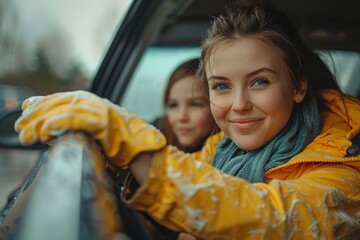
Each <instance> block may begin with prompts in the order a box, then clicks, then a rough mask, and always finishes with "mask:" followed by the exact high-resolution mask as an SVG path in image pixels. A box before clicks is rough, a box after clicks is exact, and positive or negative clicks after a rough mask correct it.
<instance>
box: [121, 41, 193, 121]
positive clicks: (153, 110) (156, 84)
mask: <svg viewBox="0 0 360 240" xmlns="http://www.w3.org/2000/svg"><path fill="white" fill-rule="evenodd" d="M199 56H200V48H199V47H149V48H148V49H147V50H146V51H145V53H144V55H143V57H142V59H141V61H140V63H139V65H138V67H137V68H136V70H135V73H134V74H133V77H132V79H131V81H130V83H129V86H128V88H127V89H126V92H125V95H124V96H123V98H122V101H121V102H120V103H119V105H120V106H122V107H125V108H126V109H128V110H129V111H131V112H133V113H135V114H137V115H138V116H140V117H142V118H143V119H145V120H147V121H150V122H151V121H153V120H154V119H155V118H157V117H159V116H161V115H162V114H163V95H164V91H165V86H166V83H167V81H168V79H169V77H170V74H171V73H172V72H173V71H174V70H175V68H176V67H177V66H178V65H180V64H181V63H182V62H184V61H186V60H188V59H190V58H193V57H199Z"/></svg>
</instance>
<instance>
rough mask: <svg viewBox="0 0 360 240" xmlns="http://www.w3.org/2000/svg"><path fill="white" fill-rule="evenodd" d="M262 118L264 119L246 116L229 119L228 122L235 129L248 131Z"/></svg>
mask: <svg viewBox="0 0 360 240" xmlns="http://www.w3.org/2000/svg"><path fill="white" fill-rule="evenodd" d="M263 120H264V119H263V118H246V119H233V120H229V122H230V124H232V125H233V126H234V127H235V128H236V129H238V130H240V131H249V130H251V129H253V128H254V127H255V126H256V125H258V124H259V123H260V122H262V121H263Z"/></svg>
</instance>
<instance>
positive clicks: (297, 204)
mask: <svg viewBox="0 0 360 240" xmlns="http://www.w3.org/2000/svg"><path fill="white" fill-rule="evenodd" d="M322 96H323V98H324V99H325V100H326V105H327V109H326V110H323V111H322V112H321V116H322V119H323V128H322V131H321V133H320V134H319V135H318V136H317V137H316V138H315V139H314V140H313V142H311V143H310V144H309V145H308V146H307V147H306V148H305V149H304V150H303V151H302V152H301V153H299V154H298V155H296V156H294V157H293V158H292V159H291V160H290V161H289V162H287V163H286V164H283V165H281V166H279V167H276V168H273V169H270V170H269V171H267V172H266V173H265V178H266V182H265V183H249V182H247V181H246V180H244V179H241V178H238V177H234V176H229V175H226V174H224V173H221V172H220V171H219V170H217V169H216V168H214V167H213V166H211V161H212V157H213V156H214V151H215V147H216V144H217V143H218V141H220V140H221V138H222V137H223V136H224V135H223V133H219V134H217V135H214V136H213V137H211V138H210V139H208V141H207V143H206V145H205V147H204V148H203V149H202V151H201V152H198V153H194V154H192V155H190V154H184V153H182V152H180V151H178V150H177V149H175V148H173V147H170V146H168V147H166V148H165V149H164V150H162V151H160V152H158V153H156V154H155V155H154V161H153V164H152V167H151V169H150V173H149V176H148V178H147V180H146V181H145V183H144V184H143V185H142V186H141V187H140V188H139V189H138V190H137V191H136V193H134V195H133V196H132V197H131V198H130V199H127V200H126V203H127V204H128V206H130V207H135V208H137V209H138V210H142V211H146V212H147V213H148V214H150V215H151V216H152V217H153V218H154V219H156V220H157V221H159V222H160V223H161V224H163V225H165V226H166V227H168V228H171V229H173V230H176V231H185V232H188V233H190V234H192V235H194V236H196V237H197V238H199V239H360V156H356V157H347V158H345V157H344V155H345V152H346V149H347V148H348V147H349V146H350V145H351V139H353V138H354V137H355V136H357V135H358V134H360V101H359V100H357V99H355V98H351V97H345V99H344V101H345V104H346V111H347V112H348V115H347V114H346V111H345V108H344V106H343V103H342V100H341V97H340V95H339V93H338V92H336V91H334V90H327V91H324V92H323V93H322ZM347 121H348V122H347ZM195 159H196V160H195Z"/></svg>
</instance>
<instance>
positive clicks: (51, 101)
mask: <svg viewBox="0 0 360 240" xmlns="http://www.w3.org/2000/svg"><path fill="white" fill-rule="evenodd" d="M22 109H23V113H22V116H21V117H20V118H19V119H18V120H17V121H16V123H15V130H16V131H17V132H19V138H20V141H21V142H22V143H23V144H25V145H26V144H32V143H35V142H38V141H39V142H42V143H45V142H47V141H49V140H51V139H53V138H55V137H56V136H59V135H61V134H63V133H65V132H67V131H69V130H72V131H82V132H86V133H89V134H90V135H92V136H93V137H94V138H95V139H97V140H99V142H100V144H101V145H102V147H103V150H104V152H105V154H106V155H107V157H108V158H109V159H110V161H111V162H112V163H113V164H114V165H117V166H120V167H123V166H126V165H128V164H129V162H130V161H131V159H132V158H134V156H136V155H137V154H139V153H140V152H145V151H153V150H158V149H161V148H163V147H164V146H165V145H166V139H165V137H164V136H163V134H162V133H161V132H160V131H159V130H157V129H156V128H155V127H153V126H152V125H150V124H147V123H146V122H145V121H143V120H142V119H140V118H138V117H136V116H135V115H133V114H131V113H129V112H127V111H126V110H125V109H124V108H120V107H119V106H117V105H115V104H113V103H111V102H110V101H108V100H107V99H104V98H100V97H98V96H96V95H95V94H92V93H90V92H86V91H74V92H65V93H55V94H52V95H48V96H45V97H44V96H38V97H31V98H29V99H27V100H25V101H24V103H23V105H22Z"/></svg>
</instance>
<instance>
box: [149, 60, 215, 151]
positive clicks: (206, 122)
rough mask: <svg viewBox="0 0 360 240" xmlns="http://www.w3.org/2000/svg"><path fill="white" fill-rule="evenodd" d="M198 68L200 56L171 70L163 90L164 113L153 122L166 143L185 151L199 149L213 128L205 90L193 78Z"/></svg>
mask: <svg viewBox="0 0 360 240" xmlns="http://www.w3.org/2000/svg"><path fill="white" fill-rule="evenodd" d="M198 68H199V59H190V60H188V61H186V62H184V63H182V64H181V65H180V66H178V67H177V68H176V69H175V70H174V72H173V73H172V74H171V76H170V78H169V81H168V84H167V86H166V89H165V95H164V106H165V109H166V116H165V117H163V118H160V119H159V120H158V122H156V123H155V124H154V125H155V126H156V127H157V128H159V129H160V130H161V131H162V132H163V133H164V135H165V137H166V139H167V142H168V144H171V145H173V146H175V147H177V148H178V149H180V150H182V151H184V152H188V153H192V152H195V151H199V150H200V149H201V147H202V146H203V144H204V142H205V140H206V139H207V138H208V137H209V136H210V134H211V133H213V131H215V122H214V120H213V118H212V115H211V112H210V105H209V103H208V101H207V98H206V95H205V90H204V88H203V87H202V85H201V81H200V80H199V79H197V77H196V71H197V69H198Z"/></svg>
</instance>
